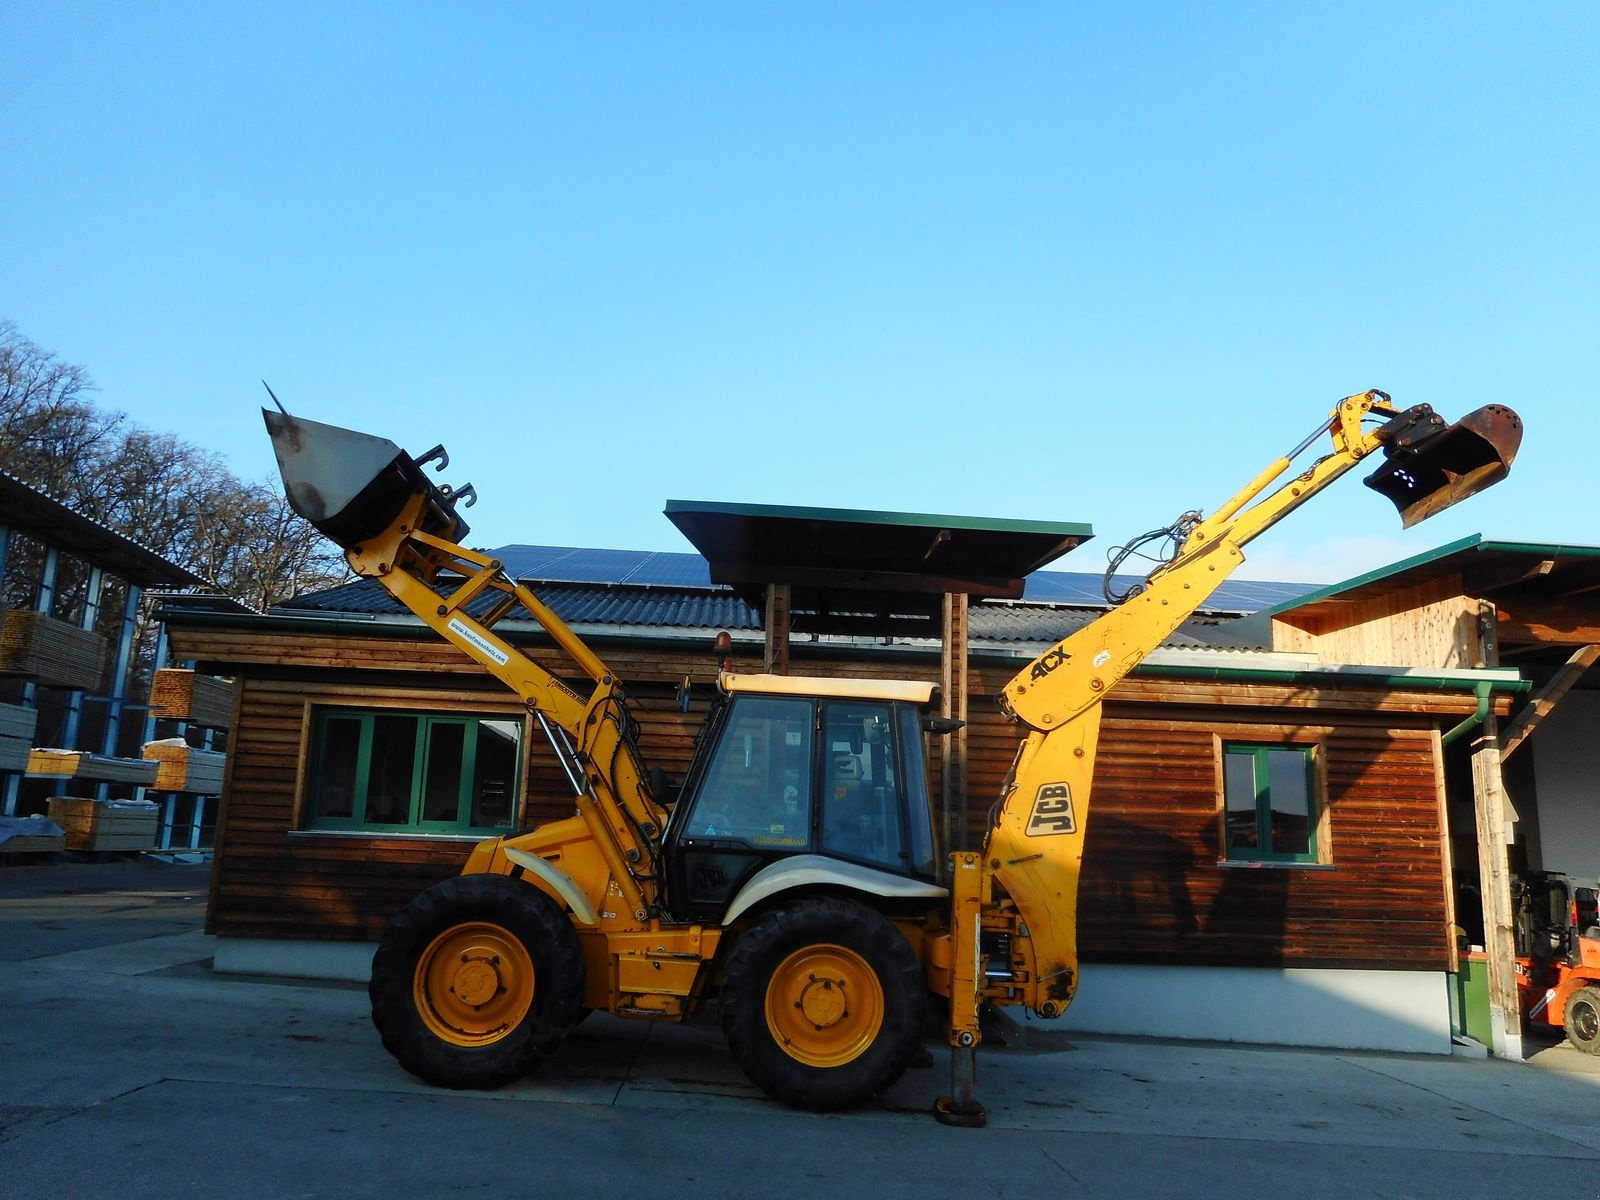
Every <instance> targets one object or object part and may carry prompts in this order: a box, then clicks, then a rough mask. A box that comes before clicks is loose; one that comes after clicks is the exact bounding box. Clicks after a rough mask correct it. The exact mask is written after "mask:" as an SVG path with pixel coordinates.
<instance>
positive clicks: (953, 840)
mask: <svg viewBox="0 0 1600 1200" xmlns="http://www.w3.org/2000/svg"><path fill="white" fill-rule="evenodd" d="M968 604H969V601H968V598H967V595H966V593H965V592H946V593H945V596H944V627H943V630H942V631H941V636H940V639H939V641H940V664H939V665H940V672H939V696H940V702H939V715H940V716H942V717H951V718H953V719H955V720H957V721H965V720H966V719H967V608H968ZM939 767H940V771H939V777H940V779H941V781H942V782H943V789H942V792H941V796H940V800H941V805H942V812H943V817H944V848H945V853H946V854H947V855H948V854H952V853H954V852H955V851H957V850H964V849H965V848H966V842H967V728H966V726H965V725H963V726H962V727H961V728H960V729H958V730H956V731H955V732H954V733H951V734H948V735H946V736H944V737H941V738H940V739H939Z"/></svg>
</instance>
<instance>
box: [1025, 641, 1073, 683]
mask: <svg viewBox="0 0 1600 1200" xmlns="http://www.w3.org/2000/svg"><path fill="white" fill-rule="evenodd" d="M1071 657H1072V656H1071V655H1070V654H1068V653H1067V652H1066V651H1065V650H1063V649H1062V648H1061V647H1060V646H1053V647H1051V648H1050V649H1049V650H1046V651H1045V652H1044V653H1043V654H1041V655H1039V658H1038V661H1037V662H1035V663H1034V664H1033V672H1032V673H1031V674H1030V675H1029V676H1028V678H1029V679H1043V678H1044V677H1045V676H1046V675H1048V674H1050V672H1051V671H1054V670H1055V669H1056V668H1057V667H1060V666H1065V665H1066V662H1067V659H1069V658H1071Z"/></svg>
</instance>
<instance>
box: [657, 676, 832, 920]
mask: <svg viewBox="0 0 1600 1200" xmlns="http://www.w3.org/2000/svg"><path fill="white" fill-rule="evenodd" d="M816 721H817V714H816V702H815V701H814V700H812V699H809V698H807V697H798V696H760V695H740V696H735V697H734V698H733V699H732V700H731V701H730V702H729V704H728V706H727V709H726V710H725V712H724V713H723V714H722V718H721V720H720V722H719V724H718V726H717V727H716V728H715V729H714V730H713V733H712V736H713V739H714V740H713V743H712V745H711V746H709V747H708V748H707V751H706V758H705V762H704V766H703V767H702V768H701V769H700V770H699V772H698V774H697V775H696V776H694V777H691V778H690V779H689V780H687V781H686V786H685V793H686V794H685V796H684V797H683V799H682V800H680V801H679V805H680V808H681V809H682V810H683V811H681V812H680V813H677V814H674V822H673V828H672V831H671V833H670V836H669V841H670V842H671V845H672V848H673V852H672V853H671V855H670V857H671V866H670V877H669V891H670V895H671V903H672V909H673V912H674V914H675V915H677V916H680V917H684V918H688V919H693V920H704V921H714V920H717V919H718V918H720V917H721V915H722V913H723V911H724V910H725V909H726V907H727V904H728V901H729V900H730V899H731V898H732V896H733V894H734V893H735V892H736V891H737V890H738V888H739V886H740V885H741V884H743V883H744V881H745V880H746V879H748V878H749V877H750V876H751V875H752V874H754V873H755V872H756V871H758V870H759V869H760V868H761V867H763V866H765V865H766V864H767V863H769V862H772V861H774V860H776V859H779V858H785V857H788V856H789V855H793V854H806V853H810V852H811V851H812V850H813V849H814V847H815V837H814V832H813V821H812V816H813V813H814V791H815V789H814V787H813V778H814V770H813V768H814V762H815V746H816Z"/></svg>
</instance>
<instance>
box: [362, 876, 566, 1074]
mask: <svg viewBox="0 0 1600 1200" xmlns="http://www.w3.org/2000/svg"><path fill="white" fill-rule="evenodd" d="M368 994H369V995H370V997H371V999H372V1021H373V1024H374V1025H376V1026H377V1027H378V1032H379V1033H380V1034H381V1035H382V1036H383V1044H384V1047H385V1048H386V1049H387V1050H388V1051H389V1053H391V1054H393V1055H394V1056H395V1058H396V1059H397V1060H398V1061H399V1063H400V1065H401V1066H403V1067H404V1068H405V1069H406V1070H408V1071H410V1072H411V1073H412V1074H413V1075H416V1076H418V1077H420V1078H422V1079H425V1080H427V1081H428V1082H429V1083H433V1084H438V1085H441V1086H443V1087H451V1088H496V1087H500V1086H501V1085H502V1084H506V1083H510V1082H511V1081H512V1080H514V1079H519V1078H521V1077H522V1076H523V1075H526V1074H527V1073H528V1072H529V1071H531V1070H532V1069H533V1068H534V1067H536V1066H538V1065H539V1063H540V1061H542V1059H543V1058H544V1056H545V1055H546V1054H548V1053H549V1052H550V1051H551V1050H553V1049H555V1047H556V1045H557V1044H558V1043H559V1042H560V1041H561V1039H562V1038H563V1037H565V1036H566V1035H567V1032H568V1031H569V1030H570V1029H571V1028H572V1026H573V1025H574V1024H575V1023H576V1022H577V1019H578V1012H579V1006H580V1002H581V1000H582V998H583V953H582V950H581V948H580V947H579V945H578V937H577V934H576V933H574V932H573V929H572V924H571V922H570V921H568V920H567V917H566V914H565V913H563V912H562V911H561V910H560V908H558V907H557V906H556V903H555V901H553V900H551V899H550V897H548V896H546V895H545V894H544V893H543V892H541V891H539V890H538V889H537V888H535V887H532V886H531V885H529V884H526V883H522V882H520V881H518V880H516V879H512V878H511V877H510V876H508V875H458V876H456V877H455V878H454V879H447V880H445V881H444V882H443V883H440V884H438V885H437V886H435V887H431V888H429V889H428V890H427V891H425V892H423V893H422V894H421V895H420V896H418V897H417V898H416V899H415V900H413V901H412V902H411V903H410V904H408V905H406V907H405V908H404V909H402V910H401V911H400V914H399V915H398V916H397V917H395V919H394V921H393V922H392V923H391V924H390V926H389V928H388V930H387V932H385V933H384V935H383V941H382V942H381V943H380V944H379V946H378V952H377V954H376V955H375V956H374V957H373V960H372V982H371V984H370V985H369V987H368Z"/></svg>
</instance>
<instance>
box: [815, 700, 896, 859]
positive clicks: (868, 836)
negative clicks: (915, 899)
mask: <svg viewBox="0 0 1600 1200" xmlns="http://www.w3.org/2000/svg"><path fill="white" fill-rule="evenodd" d="M824 711H825V713H826V716H825V718H824V726H823V733H824V742H823V745H824V750H823V758H822V769H823V771H824V772H825V773H826V774H825V776H824V781H823V788H822V845H823V849H825V850H830V851H832V852H833V853H835V854H841V855H844V856H846V857H848V858H864V859H867V860H868V861H870V862H875V863H880V864H882V865H883V866H887V867H893V868H895V869H896V870H903V869H904V867H905V863H904V860H903V859H902V858H901V856H900V852H901V849H902V847H901V837H900V792H899V788H898V787H897V774H898V771H897V760H896V757H895V744H894V743H895V737H894V725H893V723H892V722H891V720H890V712H889V706H888V705H887V704H839V703H833V704H829V705H828V706H827V708H826V709H825V710H824Z"/></svg>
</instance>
